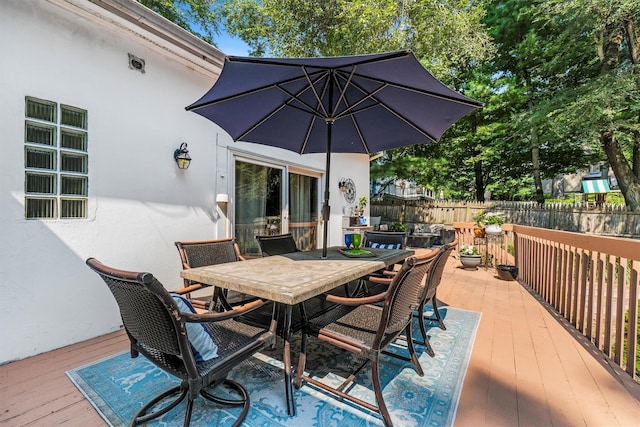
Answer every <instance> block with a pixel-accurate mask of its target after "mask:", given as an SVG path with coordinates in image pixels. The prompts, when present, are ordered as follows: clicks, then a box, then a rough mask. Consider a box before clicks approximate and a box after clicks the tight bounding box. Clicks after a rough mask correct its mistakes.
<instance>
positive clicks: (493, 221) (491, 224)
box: [474, 212, 504, 237]
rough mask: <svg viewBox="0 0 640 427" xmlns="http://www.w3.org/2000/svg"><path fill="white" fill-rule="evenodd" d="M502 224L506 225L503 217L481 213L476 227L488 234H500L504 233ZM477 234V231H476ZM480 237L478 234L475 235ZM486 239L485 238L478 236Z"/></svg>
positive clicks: (477, 218)
mask: <svg viewBox="0 0 640 427" xmlns="http://www.w3.org/2000/svg"><path fill="white" fill-rule="evenodd" d="M502 224H504V219H502V217H501V216H499V215H496V214H487V213H484V212H480V213H479V214H478V216H477V217H476V226H477V227H478V228H481V229H484V231H485V232H486V233H487V234H500V233H502ZM474 233H475V230H474ZM475 234H476V236H478V234H477V233H475ZM478 237H484V236H478Z"/></svg>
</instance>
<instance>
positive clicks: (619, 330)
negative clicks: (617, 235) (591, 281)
mask: <svg viewBox="0 0 640 427" xmlns="http://www.w3.org/2000/svg"><path fill="white" fill-rule="evenodd" d="M616 264H617V267H618V268H617V272H618V288H617V291H618V292H617V295H616V301H615V305H616V320H615V321H616V336H615V343H616V348H615V352H614V357H613V360H615V361H616V363H617V364H618V365H620V366H622V354H623V353H624V351H623V349H622V343H623V340H622V337H623V335H624V314H623V312H622V310H623V308H624V267H622V265H620V259H617V260H616Z"/></svg>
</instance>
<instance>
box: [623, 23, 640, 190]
mask: <svg viewBox="0 0 640 427" xmlns="http://www.w3.org/2000/svg"><path fill="white" fill-rule="evenodd" d="M624 29H625V33H626V34H625V35H626V38H627V46H629V57H630V58H631V62H632V63H633V64H634V65H635V66H636V68H635V72H636V73H638V72H640V68H638V64H640V36H637V35H636V27H635V21H634V20H633V18H629V19H626V20H625V21H624ZM638 89H640V87H639V88H638ZM638 124H639V125H640V114H638ZM639 129H640V126H639V128H638V129H636V130H635V131H633V152H632V154H631V159H632V160H631V169H632V170H633V174H634V175H635V177H636V178H640V130H639Z"/></svg>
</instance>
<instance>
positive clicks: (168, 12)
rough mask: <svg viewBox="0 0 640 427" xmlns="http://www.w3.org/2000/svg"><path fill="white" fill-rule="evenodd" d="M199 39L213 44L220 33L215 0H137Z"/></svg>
mask: <svg viewBox="0 0 640 427" xmlns="http://www.w3.org/2000/svg"><path fill="white" fill-rule="evenodd" d="M137 1H139V2H140V3H142V4H143V5H145V6H146V7H148V8H149V9H151V10H153V11H154V12H156V13H157V14H159V15H162V16H164V17H165V18H167V19H168V20H170V21H171V22H173V23H174V24H176V25H179V26H180V27H182V28H184V29H185V30H187V31H190V32H191V33H193V34H195V35H196V36H198V37H200V38H201V39H203V40H205V41H207V42H209V43H211V44H213V45H214V46H215V45H216V44H215V38H216V36H217V35H219V34H220V29H221V24H222V23H221V21H220V19H219V18H218V16H219V15H218V14H217V10H218V6H219V5H218V2H217V0H137Z"/></svg>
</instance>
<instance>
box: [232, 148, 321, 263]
mask: <svg viewBox="0 0 640 427" xmlns="http://www.w3.org/2000/svg"><path fill="white" fill-rule="evenodd" d="M296 172H297V171H296ZM318 182H319V179H318V177H317V176H311V175H305V174H302V173H294V172H288V173H287V172H286V171H285V167H283V166H278V165H270V164H266V163H257V162H256V163H253V162H251V161H248V160H239V159H236V161H235V188H234V190H235V197H234V201H235V203H234V206H235V208H234V223H235V227H234V231H235V237H236V240H237V241H238V245H239V246H240V252H241V253H242V254H243V255H246V256H259V255H260V249H259V247H258V243H257V241H256V238H255V237H256V236H258V235H276V234H282V233H288V232H290V233H291V234H292V235H293V237H294V238H295V239H296V243H297V245H298V248H299V249H301V250H309V249H313V248H315V247H317V228H318Z"/></svg>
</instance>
